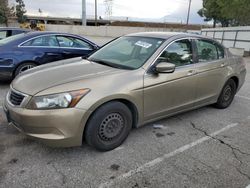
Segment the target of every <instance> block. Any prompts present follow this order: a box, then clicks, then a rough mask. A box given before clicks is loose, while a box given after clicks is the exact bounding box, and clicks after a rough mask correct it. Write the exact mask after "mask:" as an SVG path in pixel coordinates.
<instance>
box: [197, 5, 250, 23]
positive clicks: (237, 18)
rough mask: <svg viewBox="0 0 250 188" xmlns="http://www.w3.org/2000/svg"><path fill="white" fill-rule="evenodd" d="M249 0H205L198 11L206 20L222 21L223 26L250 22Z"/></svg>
mask: <svg viewBox="0 0 250 188" xmlns="http://www.w3.org/2000/svg"><path fill="white" fill-rule="evenodd" d="M249 12H250V4H249V0H230V1H229V0H203V8H202V9H200V10H199V11H198V14H199V15H200V16H201V17H205V19H204V20H205V21H212V20H213V23H214V24H213V25H214V27H215V26H216V23H221V25H222V26H223V27H227V26H229V25H231V26H239V25H249V24H250V14H249Z"/></svg>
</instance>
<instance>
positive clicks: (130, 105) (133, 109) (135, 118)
mask: <svg viewBox="0 0 250 188" xmlns="http://www.w3.org/2000/svg"><path fill="white" fill-rule="evenodd" d="M115 101H117V102H121V103H123V104H125V105H126V106H127V107H128V109H129V110H130V111H131V114H132V119H133V122H132V127H133V128H135V127H137V123H138V121H139V111H138V108H137V106H136V105H135V104H134V103H133V102H132V101H131V100H129V99H126V98H115V99H111V100H107V101H104V102H102V103H99V104H98V105H96V106H95V107H94V110H93V109H92V112H91V113H90V114H89V116H88V117H87V120H86V123H85V125H84V129H83V136H82V137H83V139H84V135H85V130H86V127H87V125H88V122H89V120H90V118H91V117H92V115H93V114H94V113H95V112H96V110H97V109H98V108H100V107H101V106H103V105H105V104H107V103H110V102H115Z"/></svg>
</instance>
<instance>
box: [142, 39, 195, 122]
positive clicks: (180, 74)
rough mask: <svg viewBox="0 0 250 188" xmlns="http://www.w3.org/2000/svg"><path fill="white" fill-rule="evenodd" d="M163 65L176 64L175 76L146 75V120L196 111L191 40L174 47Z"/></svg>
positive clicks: (167, 51) (166, 52)
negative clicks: (193, 109) (192, 109)
mask: <svg viewBox="0 0 250 188" xmlns="http://www.w3.org/2000/svg"><path fill="white" fill-rule="evenodd" d="M160 62H168V63H173V64H175V66H176V69H175V71H174V72H173V73H155V74H153V73H152V74H149V73H146V74H145V75H144V117H145V120H146V121H147V120H151V119H156V118H158V117H161V116H166V115H171V114H174V113H176V112H179V111H183V110H186V109H189V108H192V107H193V102H194V100H195V91H196V82H197V79H196V71H195V66H194V62H193V47H192V42H191V40H189V39H181V40H178V41H175V42H173V43H171V44H170V45H169V46H168V47H167V48H166V49H165V50H164V51H163V52H162V53H161V55H160V56H159V57H158V59H157V60H156V62H155V64H154V65H153V66H156V65H157V64H158V63H160Z"/></svg>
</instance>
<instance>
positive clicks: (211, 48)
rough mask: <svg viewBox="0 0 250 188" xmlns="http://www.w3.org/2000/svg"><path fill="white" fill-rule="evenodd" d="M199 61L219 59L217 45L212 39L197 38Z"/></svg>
mask: <svg viewBox="0 0 250 188" xmlns="http://www.w3.org/2000/svg"><path fill="white" fill-rule="evenodd" d="M196 44H197V49H198V59H199V62H207V61H213V60H217V59H218V53H217V47H216V46H215V45H214V44H213V42H211V41H207V40H201V39H198V40H196Z"/></svg>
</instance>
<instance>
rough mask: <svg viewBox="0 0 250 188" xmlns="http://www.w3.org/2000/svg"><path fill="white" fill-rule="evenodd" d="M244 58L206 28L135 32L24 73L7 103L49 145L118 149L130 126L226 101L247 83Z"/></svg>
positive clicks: (24, 128) (24, 127) (22, 125)
mask: <svg viewBox="0 0 250 188" xmlns="http://www.w3.org/2000/svg"><path fill="white" fill-rule="evenodd" d="M245 75H246V68H245V63H244V62H243V60H242V58H240V57H235V56H232V55H231V54H230V52H228V51H227V50H226V49H225V48H224V47H223V46H222V45H221V44H219V43H218V42H216V41H214V40H212V39H210V38H205V37H202V36H200V35H191V34H182V33H157V32H153V33H150V32H149V33H137V34H130V35H127V36H123V37H120V38H118V39H116V40H114V41H112V42H111V43H109V44H107V45H105V46H104V47H103V48H101V49H100V50H98V51H97V52H95V53H94V54H92V55H91V56H90V57H89V58H88V59H86V60H84V59H81V60H80V59H71V60H64V61H59V62H55V63H51V64H48V65H43V66H40V67H37V68H34V69H31V70H28V71H27V72H24V73H22V74H21V75H19V76H18V77H17V78H16V79H15V80H14V81H13V82H12V84H11V88H10V91H9V92H8V95H7V97H6V100H5V104H4V110H5V112H6V114H7V119H8V121H9V122H10V124H12V125H14V126H15V127H16V128H17V129H18V130H20V131H21V132H23V133H24V134H26V135H28V136H30V137H33V138H36V139H39V140H40V141H43V142H45V143H47V144H49V145H51V146H64V147H66V146H68V147H69V146H79V145H81V144H82V142H83V140H85V141H86V142H87V143H88V144H89V145H91V146H92V147H94V148H96V149H98V150H101V151H107V150H112V149H114V148H116V147H118V146H119V145H121V144H122V142H123V141H124V140H125V139H126V138H127V136H128V135H129V132H130V130H131V128H132V127H140V126H142V125H144V124H146V123H149V122H152V121H156V120H159V119H161V118H165V117H168V116H172V115H174V114H177V113H181V112H184V111H188V110H192V109H196V108H199V107H201V106H205V105H210V104H213V105H214V106H215V107H217V108H220V109H224V108H227V107H228V106H229V105H230V104H231V103H232V101H233V99H234V96H235V94H236V92H237V91H239V89H240V88H241V86H242V85H243V83H244V80H245Z"/></svg>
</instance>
